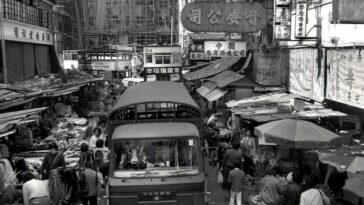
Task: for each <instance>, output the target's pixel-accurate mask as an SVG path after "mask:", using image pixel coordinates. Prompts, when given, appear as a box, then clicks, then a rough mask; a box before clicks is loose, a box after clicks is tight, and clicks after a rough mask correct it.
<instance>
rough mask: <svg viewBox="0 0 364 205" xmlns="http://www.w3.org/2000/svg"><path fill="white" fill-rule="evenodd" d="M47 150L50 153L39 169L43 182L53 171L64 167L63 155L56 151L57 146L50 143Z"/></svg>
mask: <svg viewBox="0 0 364 205" xmlns="http://www.w3.org/2000/svg"><path fill="white" fill-rule="evenodd" d="M48 148H49V150H50V151H49V152H48V153H47V154H46V156H45V157H44V159H43V162H42V166H41V167H40V175H41V178H42V179H43V180H45V179H48V178H49V174H50V173H51V171H52V170H53V169H57V168H58V167H65V166H66V162H65V159H64V156H63V153H62V152H60V151H58V145H57V144H56V143H55V142H51V143H50V144H49V146H48Z"/></svg>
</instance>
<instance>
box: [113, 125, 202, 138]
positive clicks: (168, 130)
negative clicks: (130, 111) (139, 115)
mask: <svg viewBox="0 0 364 205" xmlns="http://www.w3.org/2000/svg"><path fill="white" fill-rule="evenodd" d="M175 137H199V132H198V129H197V127H196V125H194V124H191V123H186V122H168V123H165V122H163V123H140V124H126V125H120V126H119V127H117V128H116V129H115V130H114V132H113V134H112V137H111V138H112V139H113V140H118V139H126V140H127V139H135V140H136V139H151V138H175Z"/></svg>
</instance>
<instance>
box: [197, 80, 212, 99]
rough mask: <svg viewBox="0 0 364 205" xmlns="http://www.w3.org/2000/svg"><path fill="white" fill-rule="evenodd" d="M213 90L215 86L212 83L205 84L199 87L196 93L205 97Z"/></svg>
mask: <svg viewBox="0 0 364 205" xmlns="http://www.w3.org/2000/svg"><path fill="white" fill-rule="evenodd" d="M214 88H216V84H215V83H212V82H206V83H204V84H203V85H202V86H201V87H199V88H198V89H197V90H196V91H197V92H198V93H199V94H200V95H201V96H203V97H204V96H206V95H207V94H208V93H209V92H211V91H212V90H213V89H214Z"/></svg>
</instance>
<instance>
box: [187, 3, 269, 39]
mask: <svg viewBox="0 0 364 205" xmlns="http://www.w3.org/2000/svg"><path fill="white" fill-rule="evenodd" d="M181 22H182V25H183V26H184V27H185V28H186V29H187V30H189V31H193V32H225V33H252V32H258V31H260V30H261V29H262V28H263V27H265V25H266V23H267V14H266V11H265V9H264V8H263V7H262V5H261V4H259V3H252V2H236V3H235V2H234V3H226V2H216V3H211V2H195V3H190V4H187V5H186V6H185V7H184V8H183V10H182V13H181Z"/></svg>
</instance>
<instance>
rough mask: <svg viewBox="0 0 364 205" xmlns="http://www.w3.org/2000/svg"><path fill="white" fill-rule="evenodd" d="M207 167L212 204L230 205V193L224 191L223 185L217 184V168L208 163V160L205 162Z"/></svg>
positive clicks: (208, 187) (208, 188)
mask: <svg viewBox="0 0 364 205" xmlns="http://www.w3.org/2000/svg"><path fill="white" fill-rule="evenodd" d="M205 167H206V170H207V174H208V176H207V190H208V191H209V192H210V193H211V195H210V196H211V197H210V199H211V202H210V203H209V205H210V204H217V205H220V204H228V203H229V193H228V192H227V191H224V190H222V188H221V185H220V184H218V183H217V173H218V172H217V170H216V169H217V168H216V167H211V166H210V165H209V163H208V158H206V160H205Z"/></svg>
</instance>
